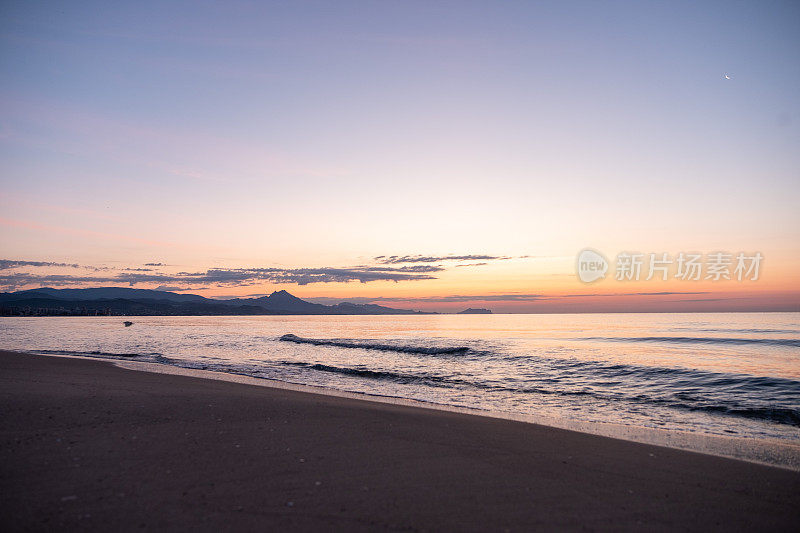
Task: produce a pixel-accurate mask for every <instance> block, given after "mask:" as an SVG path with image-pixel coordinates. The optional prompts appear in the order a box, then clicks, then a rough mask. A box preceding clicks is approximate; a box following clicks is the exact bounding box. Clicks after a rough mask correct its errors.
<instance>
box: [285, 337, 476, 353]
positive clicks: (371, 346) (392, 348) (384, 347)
mask: <svg viewBox="0 0 800 533" xmlns="http://www.w3.org/2000/svg"><path fill="white" fill-rule="evenodd" d="M279 340H281V341H285V342H294V343H296V344H312V345H314V346H335V347H337V348H360V349H362V350H380V351H384V352H400V353H412V354H421V355H463V354H466V353H467V352H469V351H470V349H469V348H468V347H467V346H452V347H450V346H407V345H395V344H386V343H380V342H371V341H368V340H365V341H355V342H354V341H351V340H342V339H306V338H303V337H298V336H297V335H292V334H291V333H287V334H286V335H283V336H282V337H280V339H279Z"/></svg>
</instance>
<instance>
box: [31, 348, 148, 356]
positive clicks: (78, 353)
mask: <svg viewBox="0 0 800 533" xmlns="http://www.w3.org/2000/svg"><path fill="white" fill-rule="evenodd" d="M31 352H33V353H40V354H48V355H76V356H83V357H125V358H130V357H162V356H163V355H162V354H160V353H158V352H146V353H118V352H101V351H98V350H94V351H73V350H31Z"/></svg>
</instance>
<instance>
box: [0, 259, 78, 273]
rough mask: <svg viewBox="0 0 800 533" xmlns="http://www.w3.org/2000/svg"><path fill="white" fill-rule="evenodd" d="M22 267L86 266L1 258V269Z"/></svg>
mask: <svg viewBox="0 0 800 533" xmlns="http://www.w3.org/2000/svg"><path fill="white" fill-rule="evenodd" d="M20 267H61V268H86V267H82V266H81V265H78V264H75V263H54V262H52V261H15V260H13V259H0V270H8V269H9V268H20Z"/></svg>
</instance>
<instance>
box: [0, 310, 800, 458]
mask: <svg viewBox="0 0 800 533" xmlns="http://www.w3.org/2000/svg"><path fill="white" fill-rule="evenodd" d="M124 320H129V321H132V322H133V325H131V326H130V327H126V326H125V325H124V324H123V321H124ZM0 348H3V349H10V350H18V351H28V352H34V353H39V354H47V355H59V356H77V357H92V358H101V359H111V360H117V361H119V360H124V361H128V362H142V363H150V364H151V366H152V365H160V366H165V367H176V368H184V369H196V370H210V371H214V372H218V373H224V374H228V375H238V376H248V377H250V378H256V379H260V380H277V381H279V382H284V383H291V384H300V385H306V386H313V387H321V388H323V389H327V390H330V391H339V392H348V393H355V394H358V395H371V396H372V397H375V398H394V399H402V400H409V401H414V402H422V403H423V404H427V405H429V406H433V407H443V408H447V407H451V408H460V409H465V410H469V411H474V412H478V413H487V414H494V415H497V416H508V417H512V418H513V417H517V418H520V419H525V417H529V418H528V419H529V420H532V421H539V422H542V421H545V422H548V421H549V423H552V424H553V425H556V426H561V427H567V428H576V427H577V428H580V429H582V430H585V429H586V428H589V431H591V428H593V427H594V428H608V427H615V428H627V429H628V430H633V429H641V430H646V429H652V430H661V431H667V432H672V433H673V434H674V433H676V432H677V433H680V434H695V435H704V436H719V437H737V438H742V439H749V440H750V441H752V440H760V441H773V442H783V443H787V444H790V445H800V313H714V314H704V313H691V314H675V313H669V314H656V313H646V314H625V313H617V314H550V315H548V314H493V315H449V314H448V315H397V316H224V317H220V316H206V317H204V316H200V317H172V316H170V317H158V316H142V317H63V318H62V317H4V318H0ZM273 382H274V381H273ZM265 383H268V382H266V381H265ZM598 432H599V433H604V431H598ZM605 433H608V431H605ZM618 433H619V432H618ZM633 433H635V432H633ZM633 433H631V434H633Z"/></svg>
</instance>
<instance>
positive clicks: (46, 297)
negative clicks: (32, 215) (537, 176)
mask: <svg viewBox="0 0 800 533" xmlns="http://www.w3.org/2000/svg"><path fill="white" fill-rule="evenodd" d="M415 314H420V315H429V314H436V313H430V312H424V311H413V310H409V309H394V308H391V307H384V306H381V305H374V304H354V303H349V302H342V303H339V304H336V305H324V304H316V303H312V302H307V301H305V300H301V299H300V298H298V297H296V296H294V295H292V294H289V293H288V292H286V291H276V292H273V293H272V294H270V295H268V296H262V297H260V298H235V299H230V300H212V299H210V298H205V297H203V296H199V295H197V294H178V293H175V292H169V291H158V290H149V289H131V288H128V287H98V288H89V289H52V288H41V289H32V290H26V291H18V292H12V293H0V316H219V315H415Z"/></svg>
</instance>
